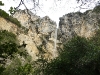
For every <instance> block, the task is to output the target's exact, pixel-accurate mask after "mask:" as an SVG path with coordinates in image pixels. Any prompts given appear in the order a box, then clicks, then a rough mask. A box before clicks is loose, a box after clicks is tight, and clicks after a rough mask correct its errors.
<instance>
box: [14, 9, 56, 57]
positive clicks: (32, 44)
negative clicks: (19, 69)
mask: <svg viewBox="0 0 100 75" xmlns="http://www.w3.org/2000/svg"><path fill="white" fill-rule="evenodd" d="M13 17H15V18H17V19H18V21H20V23H21V24H22V26H24V27H25V28H26V29H29V30H28V34H27V35H24V34H19V35H18V39H19V41H20V43H22V42H23V41H24V42H25V43H26V44H27V46H26V49H27V50H28V52H29V53H30V54H31V55H32V56H33V57H35V58H36V57H38V56H41V55H42V56H44V57H46V58H49V57H50V58H52V57H53V56H55V55H57V52H54V49H55V48H54V41H55V29H56V23H55V22H54V21H52V20H51V19H50V18H49V17H48V16H45V17H43V18H40V17H39V16H36V15H34V14H33V13H31V12H30V11H26V10H23V11H22V10H19V11H17V12H16V13H15V14H14V16H13ZM40 48H42V50H41V51H40V50H39V49H40ZM32 52H33V53H32Z"/></svg>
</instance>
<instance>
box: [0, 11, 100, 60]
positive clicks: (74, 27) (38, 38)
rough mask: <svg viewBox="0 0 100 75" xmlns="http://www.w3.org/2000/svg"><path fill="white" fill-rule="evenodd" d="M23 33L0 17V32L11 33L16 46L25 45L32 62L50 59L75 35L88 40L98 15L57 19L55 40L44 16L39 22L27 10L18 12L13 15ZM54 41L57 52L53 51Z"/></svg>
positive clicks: (53, 28)
mask: <svg viewBox="0 0 100 75" xmlns="http://www.w3.org/2000/svg"><path fill="white" fill-rule="evenodd" d="M13 17H14V18H17V19H18V21H20V23H21V25H22V26H23V27H25V28H24V29H22V27H21V28H19V27H17V26H16V25H15V24H13V23H11V22H8V21H7V20H5V19H4V18H2V17H0V29H1V30H8V31H10V32H13V33H14V34H15V35H16V36H17V38H18V40H19V43H20V45H22V44H23V42H25V44H27V45H26V47H25V49H26V50H27V51H28V53H29V54H30V55H31V56H32V58H33V60H36V59H38V58H39V57H41V56H44V57H45V58H50V59H51V58H54V57H55V56H57V54H58V50H59V49H60V48H61V47H62V44H64V43H65V42H67V41H68V40H69V39H70V38H72V37H74V36H75V35H78V36H82V37H86V38H90V37H92V36H93V35H95V31H96V30H98V29H99V26H100V14H99V13H98V14H97V13H95V12H93V11H87V12H85V13H80V12H77V13H69V14H66V15H64V16H63V17H61V18H60V21H59V29H58V31H57V33H58V34H57V40H56V37H55V36H56V34H55V33H56V23H55V22H54V21H52V20H51V19H50V18H49V17H48V16H45V17H43V18H40V17H39V16H36V15H35V14H33V13H31V12H30V11H27V10H18V11H17V12H16V13H15V14H14V15H13ZM55 40H56V44H57V46H56V47H57V51H56V50H55V47H54V46H55Z"/></svg>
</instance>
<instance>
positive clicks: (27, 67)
mask: <svg viewBox="0 0 100 75" xmlns="http://www.w3.org/2000/svg"><path fill="white" fill-rule="evenodd" d="M32 73H33V69H32V64H30V63H23V62H22V61H21V59H20V58H15V59H14V60H13V61H12V63H11V64H10V65H9V66H7V67H6V69H5V70H4V71H3V73H2V74H3V75H30V74H32Z"/></svg>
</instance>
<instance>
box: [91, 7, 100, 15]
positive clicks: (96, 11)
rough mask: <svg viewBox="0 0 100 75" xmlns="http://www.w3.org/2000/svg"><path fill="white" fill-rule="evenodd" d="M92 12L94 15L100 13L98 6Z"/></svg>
mask: <svg viewBox="0 0 100 75" xmlns="http://www.w3.org/2000/svg"><path fill="white" fill-rule="evenodd" d="M93 12H95V13H97V14H98V13H100V5H98V6H96V7H95V8H94V9H93Z"/></svg>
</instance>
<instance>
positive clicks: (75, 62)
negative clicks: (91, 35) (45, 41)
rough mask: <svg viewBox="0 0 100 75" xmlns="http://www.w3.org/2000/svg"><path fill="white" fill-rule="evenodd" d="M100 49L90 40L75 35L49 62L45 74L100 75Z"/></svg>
mask: <svg viewBox="0 0 100 75" xmlns="http://www.w3.org/2000/svg"><path fill="white" fill-rule="evenodd" d="M99 50H100V49H99V48H98V47H97V46H95V45H94V44H93V43H92V42H90V41H89V40H86V39H85V38H82V37H75V38H73V39H72V40H71V41H69V42H68V43H67V44H66V45H64V48H63V51H62V52H61V53H60V55H59V56H58V57H57V58H56V59H54V60H53V61H51V63H49V64H47V66H46V68H45V72H44V73H45V74H44V75H99V74H100V64H99V62H100V51H99Z"/></svg>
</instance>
